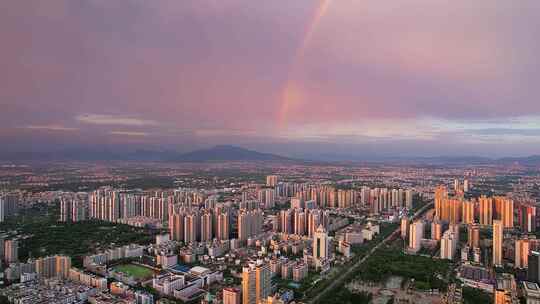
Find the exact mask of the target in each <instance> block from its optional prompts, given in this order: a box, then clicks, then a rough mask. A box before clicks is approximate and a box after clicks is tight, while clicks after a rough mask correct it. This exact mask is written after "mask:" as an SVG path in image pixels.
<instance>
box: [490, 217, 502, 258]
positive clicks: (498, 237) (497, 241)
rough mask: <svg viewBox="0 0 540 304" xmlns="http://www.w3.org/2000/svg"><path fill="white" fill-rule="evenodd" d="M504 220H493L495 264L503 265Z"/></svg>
mask: <svg viewBox="0 0 540 304" xmlns="http://www.w3.org/2000/svg"><path fill="white" fill-rule="evenodd" d="M503 232H504V226H503V222H502V221H500V220H494V221H493V265H495V266H502V245H503Z"/></svg>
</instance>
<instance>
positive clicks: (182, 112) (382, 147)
mask: <svg viewBox="0 0 540 304" xmlns="http://www.w3.org/2000/svg"><path fill="white" fill-rule="evenodd" d="M539 37H540V2H539V1H537V0H521V1H507V0H476V1H464V0H460V1H442V0H393V1H375V0H363V1H359V0H294V1H289V0H275V1H253V0H227V1H223V0H186V1H177V0H170V1H168V0H156V1H145V0H138V1H137V0H132V1H110V0H86V1H72V0H54V1H39V0H28V1H0V39H1V40H0V41H1V44H0V50H1V52H0V83H2V87H1V89H0V147H2V150H3V151H12V152H13V151H60V150H63V149H73V148H102V147H107V148H111V149H124V150H130V149H160V150H177V151H190V150H194V149H198V148H203V147H209V146H212V145H216V144H233V145H239V146H243V147H247V148H252V149H256V150H260V151H264V152H273V153H279V154H283V155H287V156H295V157H302V156H307V155H310V156H313V157H317V155H318V156H322V155H326V156H327V157H330V156H336V157H338V156H340V157H348V156H351V157H366V158H369V157H374V156H439V155H448V156H457V155H478V156H490V157H502V156H525V155H531V154H540V98H539V97H540V60H539V59H538V56H539V54H540V39H539Z"/></svg>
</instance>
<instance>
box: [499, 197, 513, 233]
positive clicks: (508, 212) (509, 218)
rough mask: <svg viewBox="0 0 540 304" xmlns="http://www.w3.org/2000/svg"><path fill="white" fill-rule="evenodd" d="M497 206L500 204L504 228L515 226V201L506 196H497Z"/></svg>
mask: <svg viewBox="0 0 540 304" xmlns="http://www.w3.org/2000/svg"><path fill="white" fill-rule="evenodd" d="M495 204H496V206H500V219H501V221H502V222H503V225H504V228H513V227H514V201H513V200H511V199H509V198H506V197H495Z"/></svg>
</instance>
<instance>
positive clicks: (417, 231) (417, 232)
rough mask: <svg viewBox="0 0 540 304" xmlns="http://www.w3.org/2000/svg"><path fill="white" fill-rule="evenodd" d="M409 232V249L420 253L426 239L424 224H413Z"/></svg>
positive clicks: (420, 221) (419, 222)
mask: <svg viewBox="0 0 540 304" xmlns="http://www.w3.org/2000/svg"><path fill="white" fill-rule="evenodd" d="M409 231H410V232H409V249H410V250H411V251H414V252H418V250H420V248H421V247H422V239H423V238H424V222H423V221H422V220H418V221H416V222H414V223H412V224H411V225H410V228H409Z"/></svg>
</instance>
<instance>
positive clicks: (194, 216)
mask: <svg viewBox="0 0 540 304" xmlns="http://www.w3.org/2000/svg"><path fill="white" fill-rule="evenodd" d="M200 228H201V216H200V214H199V213H197V212H194V213H189V214H187V215H186V217H185V218H184V242H186V243H187V244H189V243H192V242H197V241H198V240H199V239H200V235H201V231H200Z"/></svg>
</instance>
